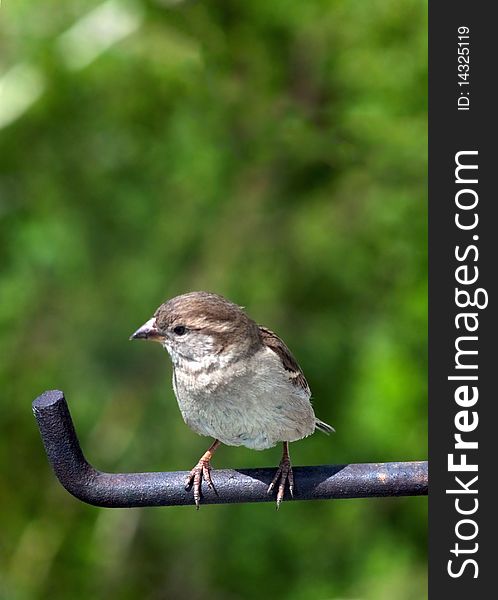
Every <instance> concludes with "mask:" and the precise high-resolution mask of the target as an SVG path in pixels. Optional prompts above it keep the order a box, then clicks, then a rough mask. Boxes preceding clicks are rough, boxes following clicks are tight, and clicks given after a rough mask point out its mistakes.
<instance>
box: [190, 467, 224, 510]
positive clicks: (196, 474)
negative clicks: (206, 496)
mask: <svg viewBox="0 0 498 600" xmlns="http://www.w3.org/2000/svg"><path fill="white" fill-rule="evenodd" d="M203 479H204V481H205V482H206V484H207V486H208V488H209V489H210V490H213V492H214V493H215V494H216V495H218V492H217V491H216V488H215V487H214V483H213V480H212V479H211V464H210V462H209V460H203V459H202V458H201V460H200V461H199V462H198V463H197V464H196V465H195V467H194V468H193V469H192V470H191V471H190V473H189V474H188V476H187V478H186V480H185V489H186V490H188V489H190V487H191V486H192V487H193V490H194V502H195V507H196V509H197V510H199V506H200V502H201V485H202V480H203Z"/></svg>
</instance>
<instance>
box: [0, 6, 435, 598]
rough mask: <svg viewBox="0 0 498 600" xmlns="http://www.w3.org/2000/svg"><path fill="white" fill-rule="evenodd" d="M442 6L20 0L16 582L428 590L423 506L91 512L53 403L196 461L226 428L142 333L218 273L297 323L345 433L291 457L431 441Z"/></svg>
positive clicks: (386, 450) (15, 39) (375, 451)
mask: <svg viewBox="0 0 498 600" xmlns="http://www.w3.org/2000/svg"><path fill="white" fill-rule="evenodd" d="M426 13H427V3H426V1H425V0H405V1H404V2H397V1H395V0H372V1H371V2H360V1H354V0H336V1H334V0H329V1H325V0H310V1H308V2H295V1H291V0H271V1H268V0H251V1H250V2H239V1H235V0H227V1H225V2H215V1H214V0H203V1H202V2H200V1H199V2H181V1H180V0H176V1H175V0H149V1H143V2H139V1H138V0H135V1H134V2H131V1H124V0H108V1H106V2H102V1H101V0H85V1H83V0H67V1H66V2H64V3H60V2H57V1H55V0H46V1H44V2H32V1H29V0H20V1H18V2H15V3H14V2H12V1H11V2H9V1H8V0H4V2H3V3H2V5H1V7H0V87H1V92H0V93H1V96H0V157H1V158H0V228H1V229H0V235H1V238H0V239H1V241H0V269H1V274H0V328H1V349H0V352H1V361H0V390H1V403H0V411H1V412H0V423H1V433H0V460H1V475H0V531H1V536H0V597H1V598H2V599H3V598H5V599H8V600H32V599H33V600H35V599H44V598H51V599H54V600H58V599H64V600H66V599H68V598H71V599H76V600H78V599H86V598H104V597H111V598H116V599H118V600H121V599H123V600H127V599H137V598H144V599H146V600H167V599H170V598H182V597H188V598H191V599H194V600H206V599H221V600H238V599H242V600H243V599H252V598H267V597H280V598H289V599H292V600H308V599H321V598H323V599H339V598H341V599H351V600H359V599H366V600H385V599H388V598H394V599H398V598H399V599H403V600H420V599H423V598H425V597H426V579H427V573H426V525H427V514H426V511H427V501H426V498H399V499H368V500H342V501H324V502H296V503H284V505H283V506H282V508H281V510H280V511H279V512H278V513H276V511H275V508H274V506H273V505H272V504H262V505H233V506H205V507H201V510H200V511H199V512H198V513H197V512H196V511H195V510H194V509H193V508H192V507H180V508H162V509H157V508H156V509H130V510H109V509H107V510H106V509H97V508H93V507H90V506H86V505H84V504H82V503H80V502H79V501H77V500H75V499H74V498H72V497H71V496H70V495H69V494H68V493H67V492H66V491H65V490H64V489H63V488H62V487H61V486H60V485H59V483H58V482H57V481H56V480H55V477H54V475H53V474H52V472H51V470H50V468H49V465H48V462H47V460H46V457H45V454H44V451H43V448H42V445H41V441H40V438H39V434H38V430H37V428H36V424H35V421H34V419H33V416H32V414H31V401H32V400H33V399H34V398H35V397H36V396H37V395H38V394H40V393H41V392H43V391H44V390H45V389H52V388H58V389H62V390H64V392H65V393H66V397H67V399H68V403H69V405H70V408H71V411H72V415H73V418H74V421H75V424H76V427H77V431H78V434H79V436H80V438H81V442H82V446H83V448H84V451H85V453H86V455H87V457H88V459H89V460H90V461H91V462H92V463H93V464H94V465H95V466H97V467H98V468H100V469H102V470H109V471H151V470H159V471H162V470H187V469H190V468H191V467H192V466H193V465H194V463H195V462H196V461H197V459H198V458H199V456H200V454H201V453H202V452H203V451H204V450H205V449H206V447H207V445H208V444H209V443H210V442H209V440H208V439H207V438H201V437H199V436H197V435H195V434H194V433H193V432H191V431H190V430H189V429H188V428H187V427H186V426H185V425H184V423H183V421H182V419H181V416H180V413H179V411H178V408H177V406H176V401H175V399H174V396H173V392H172V389H171V383H170V380H171V367H170V364H169V360H168V357H167V354H166V353H165V352H164V351H162V350H161V348H160V347H159V346H153V345H150V344H149V345H148V344H142V343H138V342H133V343H131V342H128V336H129V335H130V334H131V333H132V332H133V331H134V330H135V329H136V328H137V327H138V326H139V325H141V324H142V323H143V322H144V321H145V320H146V319H148V318H149V317H150V316H151V314H152V312H153V311H154V309H155V308H156V307H157V306H158V305H159V304H160V303H161V302H162V301H164V300H165V299H167V298H169V297H171V296H174V295H177V294H179V293H183V292H185V291H188V290H200V289H203V290H210V291H215V292H218V293H221V294H224V295H226V296H227V297H228V298H230V299H231V300H233V301H235V302H237V303H239V304H242V305H244V306H245V307H247V310H248V312H249V313H250V315H251V316H253V318H255V319H256V320H257V321H258V322H260V323H261V324H265V325H266V326H268V327H270V328H272V329H274V330H275V331H277V332H278V333H279V334H280V335H281V336H282V337H283V338H284V339H285V340H286V342H287V343H288V345H289V346H290V348H291V349H292V350H293V352H294V354H295V355H296V357H297V359H298V361H299V363H300V364H301V366H302V368H303V370H304V372H305V373H306V376H307V378H308V381H309V383H310V386H311V388H312V391H313V396H314V406H315V409H316V412H317V414H318V415H319V417H320V418H321V419H323V420H325V421H327V422H329V423H332V424H333V425H334V426H335V428H336V430H337V433H336V434H335V435H333V436H331V437H326V436H324V435H319V434H317V435H315V436H313V437H312V438H309V439H306V440H303V441H301V442H299V443H296V444H293V445H292V447H291V455H292V458H293V462H294V464H295V465H311V464H325V463H347V462H377V461H397V460H423V459H425V458H426V437H427V423H426V408H427V406H426V403H427V400H426V392H427V389H426V379H427V298H426V294H427V252H426V241H427V239H426V238H427V216H426V212H427V194H426V186H427V152H426V145H427V123H426V120H427V69H426V62H427V19H426V17H427V15H426ZM280 453H281V449H280V448H279V447H278V448H274V449H273V450H268V451H265V452H254V451H250V450H247V449H244V448H229V447H223V448H222V449H220V451H219V452H218V453H217V454H216V457H215V459H214V467H215V468H222V467H253V466H274V465H277V464H278V461H279V459H280Z"/></svg>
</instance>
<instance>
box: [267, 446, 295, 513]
mask: <svg viewBox="0 0 498 600" xmlns="http://www.w3.org/2000/svg"><path fill="white" fill-rule="evenodd" d="M287 482H288V483H289V493H290V495H291V498H294V474H293V472H292V465H291V461H290V459H289V458H288V457H284V458H282V460H281V461H280V464H279V466H278V469H277V472H276V473H275V477H274V478H273V481H272V482H271V483H270V485H269V486H268V492H267V493H268V494H271V493H272V492H273V490H274V489H275V487H276V485H277V483H278V491H277V510H278V509H279V508H280V505H281V504H282V500H283V499H284V493H285V484H286V483H287Z"/></svg>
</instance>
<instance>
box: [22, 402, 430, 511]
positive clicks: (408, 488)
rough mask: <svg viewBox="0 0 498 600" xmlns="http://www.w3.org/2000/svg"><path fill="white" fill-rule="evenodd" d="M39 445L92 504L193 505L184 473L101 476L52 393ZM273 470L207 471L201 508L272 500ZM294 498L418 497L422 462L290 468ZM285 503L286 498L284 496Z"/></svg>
mask: <svg viewBox="0 0 498 600" xmlns="http://www.w3.org/2000/svg"><path fill="white" fill-rule="evenodd" d="M33 413H34V415H35V417H36V420H37V422H38V427H39V428H40V433H41V436H42V440H43V444H44V446H45V450H46V453H47V456H48V459H49V461H50V463H51V465H52V468H53V469H54V471H55V474H56V475H57V477H58V479H59V481H60V482H61V484H62V485H63V486H64V487H65V488H66V489H67V490H68V492H70V493H71V494H73V496H76V498H79V499H80V500H82V501H83V502H87V503H89V504H93V505H95V506H106V507H116V508H124V507H136V506H174V505H187V504H193V503H194V499H193V494H192V491H186V490H185V489H184V481H185V478H186V476H187V471H176V472H171V473H102V472H101V471H97V470H96V469H94V468H93V467H92V466H91V465H90V464H89V463H88V462H87V461H86V459H85V457H84V456H83V452H82V451H81V447H80V444H79V441H78V438H77V436H76V432H75V429H74V425H73V421H72V419H71V415H70V414H69V409H68V406H67V403H66V400H65V398H64V394H63V393H62V392H60V391H57V390H52V391H48V392H45V393H44V394H42V395H41V396H39V397H38V398H37V399H36V400H35V401H34V402H33ZM275 470H276V467H272V468H264V469H234V470H217V471H213V472H212V476H213V481H214V483H215V485H216V490H217V492H218V495H216V494H215V493H214V492H213V491H211V490H209V489H207V486H203V497H202V504H227V503H235V502H268V501H274V498H273V497H272V496H269V495H268V494H267V488H268V485H269V484H270V482H271V480H272V478H273V476H274V474H275ZM293 470H294V479H295V490H294V500H327V499H332V498H371V497H382V496H422V495H426V494H427V488H428V474H427V462H422V461H420V462H391V463H367V464H349V465H323V466H315V467H294V468H293ZM286 499H288V500H290V497H288V496H286Z"/></svg>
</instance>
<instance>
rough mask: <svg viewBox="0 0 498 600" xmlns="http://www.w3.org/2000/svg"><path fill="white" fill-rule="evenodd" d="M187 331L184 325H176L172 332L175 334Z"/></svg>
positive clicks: (182, 333)
mask: <svg viewBox="0 0 498 600" xmlns="http://www.w3.org/2000/svg"><path fill="white" fill-rule="evenodd" d="M186 332H187V328H186V327H185V326H184V325H177V326H176V327H174V328H173V333H175V334H176V335H184V334H185V333H186Z"/></svg>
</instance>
